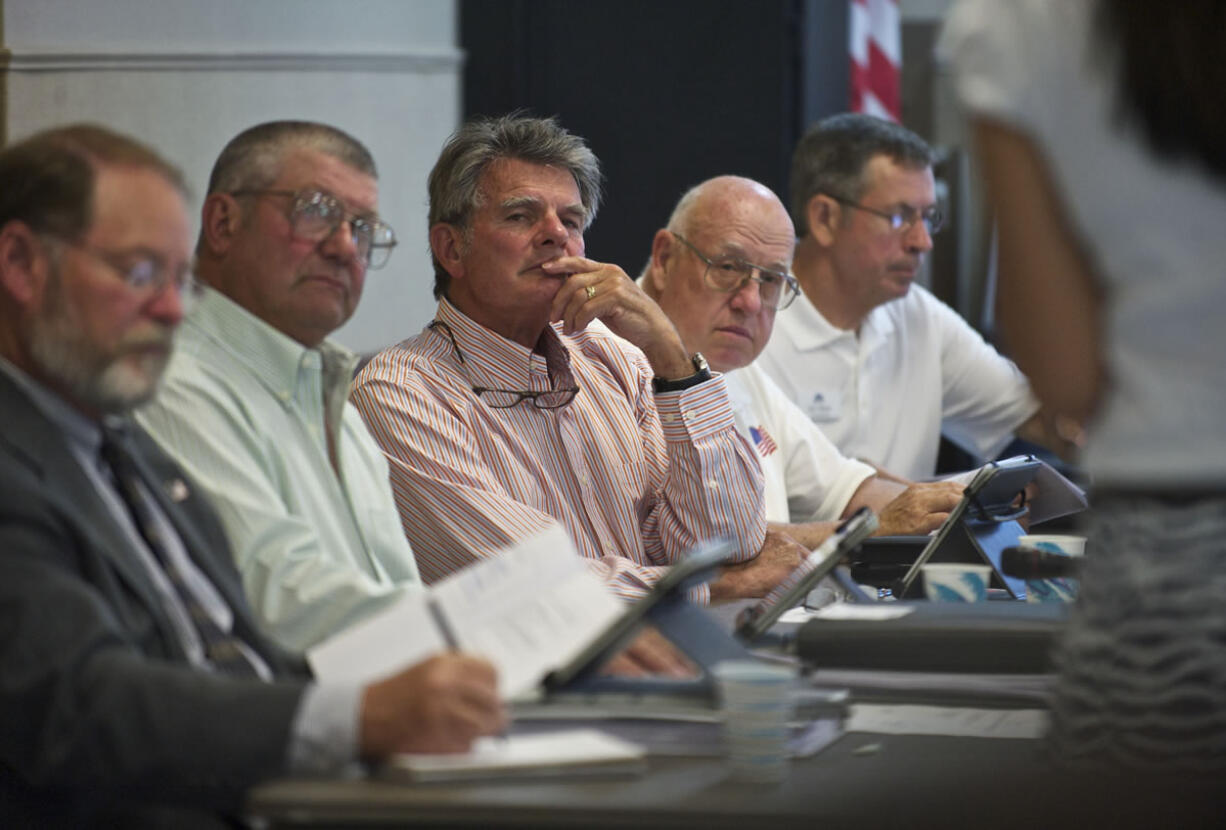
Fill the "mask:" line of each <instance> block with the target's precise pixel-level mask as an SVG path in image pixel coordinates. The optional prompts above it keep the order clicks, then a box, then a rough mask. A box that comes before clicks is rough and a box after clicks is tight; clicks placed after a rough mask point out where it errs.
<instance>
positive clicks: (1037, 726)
mask: <svg viewBox="0 0 1226 830" xmlns="http://www.w3.org/2000/svg"><path fill="white" fill-rule="evenodd" d="M1046 729H1047V712H1046V711H1044V710H1042V709H974V708H963V707H952V706H919V705H913V704H908V705H884V704H871V703H860V704H856V705H853V706H852V707H851V717H850V718H848V719H847V723H846V724H845V726H844V730H845V731H847V732H878V733H884V734H887V735H954V736H958V737H972V738H1039V737H1042V735H1043V733H1044V732H1045V731H1046Z"/></svg>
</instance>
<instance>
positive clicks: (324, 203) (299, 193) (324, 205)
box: [230, 188, 396, 269]
mask: <svg viewBox="0 0 1226 830" xmlns="http://www.w3.org/2000/svg"><path fill="white" fill-rule="evenodd" d="M230 195H231V196H236V197H237V196H280V197H283V198H288V199H293V202H292V204H291V206H290V211H289V223H290V228H291V229H292V230H293V233H294V236H297V237H299V238H300V239H310V240H312V241H314V242H322V241H323V240H325V239H327V238H328V237H330V236H331V235H332V234H334V233H336V229H337V228H339V227H340V225H341V223H342V222H348V223H349V238H350V239H351V240H352V241H353V247H354V248H355V249H356V250H357V254H358V259H360V260H361V261H362V262H364V263H365V264H366V267H367V268H371V269H378V268H382V267H383V266H384V265H386V264H387V260H388V258H389V257H390V256H391V255H392V248H395V247H396V232H395V231H394V230H392V227H391V225H388V224H387V223H386V222H384V221H383V220H382V219H380V218H379V217H377V216H360V215H358V214H355V213H350V212H348V211H347V210H345V206H344V205H342V204H341V203H340V201H339V200H338V199H337V198H336V197H335V196H332V195H330V194H328V193H322V192H320V191H318V190H262V189H257V188H248V189H244V190H231V191H230Z"/></svg>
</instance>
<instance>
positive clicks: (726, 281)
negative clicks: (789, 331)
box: [707, 261, 785, 307]
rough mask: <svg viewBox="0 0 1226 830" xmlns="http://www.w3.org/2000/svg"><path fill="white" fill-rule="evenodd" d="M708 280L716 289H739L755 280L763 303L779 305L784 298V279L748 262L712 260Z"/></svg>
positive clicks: (708, 267)
mask: <svg viewBox="0 0 1226 830" xmlns="http://www.w3.org/2000/svg"><path fill="white" fill-rule="evenodd" d="M755 272H756V278H755ZM707 280H708V282H710V284H711V287H712V288H714V289H715V290H716V291H739V290H740V289H741V287H742V286H744V285H745V283H747V282H749V281H750V280H754V281H755V282H757V283H758V296H760V297H761V298H762V302H763V304H765V305H768V306H776V307H777V306H778V305H779V303H780V301H781V300H782V299H783V288H784V285H785V283H784V280H783V279H782V278H780V277H779V275H777V274H772V273H770V272H768V271H762V270H761V269H759V268H758V267H757V266H754V265H750V264H749V263H747V262H737V261H731V262H712V263H711V264H710V265H708V266H707Z"/></svg>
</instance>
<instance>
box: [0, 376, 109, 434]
mask: <svg viewBox="0 0 1226 830" xmlns="http://www.w3.org/2000/svg"><path fill="white" fill-rule="evenodd" d="M0 371H3V372H4V373H5V374H6V375H8V376H9V377H10V378H12V379H13V382H14V383H16V384H17V385H18V386H20V387H21V388H22V389H23V390H24V391H25V393H26V394H27V395H29V397H30V400H31V401H32V402H33V403H34V406H35V407H37V408H38V410H39V411H40V412H41V413H42V414H43V416H44V417H46V418H47V420H49V421H51V423H52V424H54V425H55V426H56V427H58V428H59V429H60V430H61V431H62V432H63V433H64V437H65V439H66V440H67V441H68V443H69V444H70V445H71V446H73V447H74V448H76V449H77V450H79V451H81V452H83V453H84V456H85V457H87V458H96V457H97V455H98V451H99V449H100V448H101V446H102V425H101V424H100V423H98V422H97V421H95V420H94V419H93V418H90V417H88V416H86V415H85V414H84V413H82V412H80V411H79V410H78V409H77V408H76V407H74V406H73V405H72V404H70V403H69V402H68V401H66V400H64V398H63V397H61V396H60V395H59V393H57V392H55V391H53V390H51V389H49V388H47V387H46V386H44V385H43V384H41V383H39V382H38V381H36V380H35V379H34V378H32V377H30V376H29V375H28V374H26V373H25V372H23V371H22V370H21V369H19V368H17V367H16V366H14V365H13V364H12V363H10V362H9V361H8V360H6V359H5V358H3V357H0ZM124 423H125V419H123V418H122V417H121V416H107V424H108V425H109V426H113V427H117V428H122V426H123V424H124Z"/></svg>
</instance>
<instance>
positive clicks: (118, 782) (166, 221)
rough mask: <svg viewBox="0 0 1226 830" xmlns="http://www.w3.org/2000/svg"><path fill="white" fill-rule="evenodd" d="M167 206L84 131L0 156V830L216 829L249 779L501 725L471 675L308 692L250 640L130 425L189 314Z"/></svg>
mask: <svg viewBox="0 0 1226 830" xmlns="http://www.w3.org/2000/svg"><path fill="white" fill-rule="evenodd" d="M183 191H184V187H183V181H182V177H181V176H180V175H179V173H178V171H176V170H174V169H173V168H172V167H171V166H170V165H168V164H167V163H166V162H165V161H164V160H162V159H161V158H159V157H158V156H157V155H156V154H155V153H154V152H153V151H152V150H150V149H149V148H147V147H144V146H142V145H141V144H139V143H137V142H136V141H134V140H132V139H130V138H128V137H127V136H122V135H119V134H117V133H114V132H111V131H110V130H107V129H105V128H102V127H97V126H92V125H74V126H70V127H62V128H58V129H54V130H49V131H47V132H44V133H40V134H38V135H34V136H31V137H29V138H27V139H25V140H23V141H20V142H17V143H15V144H13V145H10V146H9V147H6V148H5V149H4V150H2V151H0V412H3V413H4V429H2V430H0V494H3V496H2V497H0V620H3V624H0V678H3V681H2V682H0V826H3V827H39V828H44V827H153V826H157V827H219V828H220V827H234V826H237V825H238V823H239V822H238V820H237V817H238V815H239V813H240V811H241V810H242V807H243V801H244V799H245V797H246V794H247V790H249V789H250V788H251V787H253V786H255V785H256V784H258V783H260V782H261V781H264V780H266V779H268V778H272V777H276V776H280V775H286V774H299V775H303V774H314V773H320V772H329V771H337V772H339V771H341V770H343V769H345V768H347V767H348V766H349V765H351V764H352V763H353V762H355V761H357V760H358V759H359V758H361V759H365V760H369V761H379V760H382V759H386V758H388V757H389V756H390V755H392V754H394V753H399V752H455V751H462V750H465V749H467V748H468V747H469V746H470V744H471V742H472V740H473V738H475V737H476V736H479V735H486V734H490V733H493V732H497V731H498V730H500V729H502V728H503V727H504V725H505V722H506V719H505V713H504V710H503V708H502V706H501V704H500V703H499V700H498V694H497V678H496V676H495V671H494V668H493V666H491V665H489V664H488V663H487V662H485V661H484V660H481V659H478V658H475V657H471V656H464V655H461V654H456V653H446V654H438V655H435V656H433V657H430V658H428V659H425V660H422V661H421V662H419V663H418V664H416V665H415V666H412V667H409V668H406V669H404V670H401V671H398V672H396V673H394V674H389V676H387V677H386V678H382V679H380V680H379V681H377V682H374V683H371V684H369V685H367V686H365V687H364V688H359V686H358V684H356V683H351V682H346V681H336V680H330V681H329V680H313V679H312V678H311V674H310V671H309V670H308V668H307V665H306V662H305V661H304V660H303V659H302V657H301V656H300V655H298V654H295V653H291V652H288V651H286V650H284V649H281V648H279V647H278V646H277V645H276V644H275V643H274V642H273V641H272V640H270V639H269V638H268V637H267V636H266V635H265V634H264V632H263V631H262V630H261V627H260V626H259V624H258V622H257V621H256V619H255V618H254V615H253V614H252V612H251V610H250V608H249V606H248V604H247V603H246V601H245V600H244V597H243V590H242V586H241V585H240V583H239V578H238V574H237V573H235V570H234V565H233V562H231V561H230V551H229V547H228V545H227V544H226V539H225V535H224V533H223V531H222V528H221V525H220V523H219V522H218V521H217V516H216V514H215V513H214V512H213V510H212V508H211V506H210V504H209V501H208V499H207V498H205V497H204V494H203V493H202V492H200V491H199V490H198V489H197V488H196V486H195V482H194V481H192V480H191V479H190V478H189V477H188V476H187V475H186V474H185V473H184V472H183V470H182V468H180V467H179V466H178V465H176V464H175V463H174V462H173V461H172V460H171V459H170V458H168V457H167V456H166V454H165V453H163V452H162V451H160V450H159V449H158V447H157V446H156V444H155V443H154V442H153V441H152V440H151V439H150V438H149V436H148V435H147V434H145V432H144V431H143V430H142V429H140V427H139V426H137V425H136V424H134V423H132V421H131V418H130V417H129V415H130V412H131V410H132V408H133V407H135V406H138V405H139V404H141V403H142V402H143V401H145V400H147V399H148V398H149V396H151V395H152V394H153V393H154V391H155V389H156V388H157V384H158V379H159V377H160V376H161V374H162V371H163V369H164V368H165V366H166V359H167V357H168V355H169V354H170V349H171V336H172V334H173V332H174V330H175V328H176V327H177V326H178V325H179V324H180V321H181V320H182V318H183V313H184V310H185V307H186V305H187V304H188V303H189V302H190V301H191V300H192V299H193V298H194V297H195V291H194V289H193V286H192V281H191V275H190V269H189V266H190V261H191V245H190V237H189V230H188V227H189V221H188V217H187V205H186V200H185V197H184V194H183Z"/></svg>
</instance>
